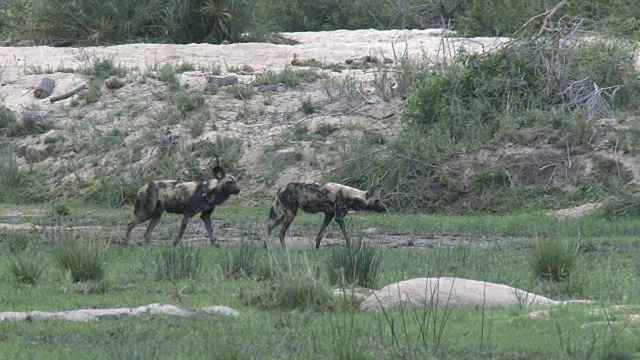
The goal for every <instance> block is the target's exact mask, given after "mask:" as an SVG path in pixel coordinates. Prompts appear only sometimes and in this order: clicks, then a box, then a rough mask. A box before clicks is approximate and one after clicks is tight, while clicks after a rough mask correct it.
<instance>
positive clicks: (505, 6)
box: [453, 0, 640, 36]
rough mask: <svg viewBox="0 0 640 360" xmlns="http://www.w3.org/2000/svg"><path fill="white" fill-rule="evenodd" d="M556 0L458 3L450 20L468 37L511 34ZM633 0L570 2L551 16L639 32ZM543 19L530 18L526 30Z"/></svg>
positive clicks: (639, 14)
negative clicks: (459, 6) (459, 5)
mask: <svg viewBox="0 0 640 360" xmlns="http://www.w3.org/2000/svg"><path fill="white" fill-rule="evenodd" d="M558 3H559V1H558V0H534V1H524V0H469V1H465V2H464V4H461V8H458V10H459V11H458V12H457V13H456V16H455V18H454V20H453V23H454V27H455V29H456V30H458V31H460V32H462V33H464V34H466V35H470V36H511V35H512V34H513V33H514V32H516V31H517V30H519V29H520V28H521V27H522V25H523V24H524V23H525V22H526V21H528V20H529V19H531V18H533V17H534V16H536V15H538V14H541V13H543V12H545V11H546V10H547V9H551V8H553V7H554V6H555V5H556V4H558ZM636 4H637V3H636V2H635V1H634V0H607V1H599V0H581V1H569V6H565V7H563V8H562V9H561V10H560V12H559V13H558V14H557V15H556V17H555V18H553V19H552V20H553V21H558V19H560V17H561V16H566V18H564V19H562V21H564V22H565V23H566V22H568V21H575V22H578V21H579V19H585V20H586V21H582V26H584V27H586V28H587V29H589V30H607V31H615V32H619V33H622V34H627V35H638V34H640V22H638V20H637V19H638V18H640V8H639V7H638V6H636ZM541 25H542V18H538V19H536V20H535V21H532V22H531V24H530V25H529V27H528V28H527V29H526V30H528V31H525V32H526V33H529V34H532V33H537V32H538V31H539V30H540V26H541Z"/></svg>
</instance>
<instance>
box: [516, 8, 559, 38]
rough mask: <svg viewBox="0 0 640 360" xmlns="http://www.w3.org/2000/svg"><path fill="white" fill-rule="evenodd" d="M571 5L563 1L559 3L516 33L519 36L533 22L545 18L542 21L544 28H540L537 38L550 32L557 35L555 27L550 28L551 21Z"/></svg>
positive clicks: (532, 19) (527, 22)
mask: <svg viewBox="0 0 640 360" xmlns="http://www.w3.org/2000/svg"><path fill="white" fill-rule="evenodd" d="M567 5H569V3H568V2H567V1H566V0H562V1H560V2H559V3H557V4H556V5H555V6H554V7H553V8H552V9H551V10H547V11H545V12H543V13H541V14H538V15H536V16H534V17H532V18H531V19H529V20H527V21H526V22H525V23H524V24H523V25H522V26H521V27H520V29H518V30H517V31H516V32H515V33H514V35H515V34H517V33H518V32H520V31H522V29H524V28H526V27H527V26H529V24H531V23H532V22H533V21H535V20H537V19H540V18H543V19H542V26H541V27H540V31H538V34H537V36H540V35H542V33H543V32H548V33H555V32H556V31H557V30H556V29H555V27H553V26H549V21H550V20H551V19H552V18H553V17H554V16H556V14H557V13H558V11H560V9H562V8H563V7H565V6H567Z"/></svg>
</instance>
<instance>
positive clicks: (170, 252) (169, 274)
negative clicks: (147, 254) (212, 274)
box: [155, 246, 202, 281]
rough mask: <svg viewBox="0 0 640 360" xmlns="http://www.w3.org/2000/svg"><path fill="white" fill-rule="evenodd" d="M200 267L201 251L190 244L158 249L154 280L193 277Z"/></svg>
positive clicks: (196, 274)
mask: <svg viewBox="0 0 640 360" xmlns="http://www.w3.org/2000/svg"><path fill="white" fill-rule="evenodd" d="M201 268H202V251H201V250H200V249H198V248H196V247H192V246H172V247H168V248H165V249H162V250H160V252H159V253H158V255H157V258H156V262H155V276H156V280H169V281H175V280H183V279H195V278H196V277H197V276H198V274H199V273H200V269H201Z"/></svg>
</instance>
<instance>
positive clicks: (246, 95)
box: [225, 85, 256, 100]
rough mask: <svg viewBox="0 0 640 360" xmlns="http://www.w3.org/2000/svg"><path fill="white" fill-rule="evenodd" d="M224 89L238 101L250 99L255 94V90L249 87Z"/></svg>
mask: <svg viewBox="0 0 640 360" xmlns="http://www.w3.org/2000/svg"><path fill="white" fill-rule="evenodd" d="M225 89H226V91H227V92H228V93H229V94H232V95H233V97H234V98H235V99H238V100H246V99H251V98H252V97H253V96H254V95H255V94H256V89H255V88H254V87H253V86H250V85H231V86H227V87H226V88H225Z"/></svg>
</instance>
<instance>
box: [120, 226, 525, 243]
mask: <svg viewBox="0 0 640 360" xmlns="http://www.w3.org/2000/svg"><path fill="white" fill-rule="evenodd" d="M212 225H213V227H214V233H215V234H216V235H217V237H218V241H219V242H220V244H225V243H226V244H233V243H238V242H240V241H243V240H244V241H252V242H259V243H261V244H262V243H263V242H264V241H265V238H266V236H265V233H264V228H263V227H262V226H261V225H262V224H261V223H258V224H255V225H254V226H250V227H247V228H243V229H240V228H237V227H234V226H232V225H231V224H229V223H228V222H224V221H215V220H213V221H212ZM178 226H179V223H178V222H176V223H171V224H169V225H168V226H167V227H164V228H156V231H154V233H153V235H152V243H170V242H171V241H173V237H174V236H175V231H177V228H178ZM145 230H146V226H139V227H137V228H134V230H133V231H132V232H131V243H138V242H143V241H144V240H143V235H144V232H145ZM156 232H157V233H156ZM111 235H112V237H114V238H115V237H118V236H120V237H122V236H124V231H123V229H113V230H112V234H111ZM315 235H316V233H315V232H313V231H309V232H308V233H307V232H303V231H300V230H296V231H295V232H293V233H292V234H291V235H287V237H286V238H285V242H286V245H287V246H288V247H291V248H313V247H314V246H315V242H314V238H315ZM363 239H364V240H365V241H366V242H367V243H369V244H375V245H379V246H384V247H387V248H400V247H419V248H437V247H454V246H459V245H476V246H477V245H481V246H488V245H495V244H505V243H514V242H518V241H522V238H518V237H493V236H492V237H488V236H463V235H435V236H429V237H420V236H415V235H406V234H385V233H376V234H365V236H364V238H363ZM181 242H184V243H190V244H198V243H202V244H208V243H209V239H208V238H207V237H206V229H205V228H204V225H202V224H189V226H188V227H187V230H186V231H185V234H184V237H183V238H182V240H181ZM344 243H345V241H344V238H342V236H341V235H340V234H339V233H336V234H335V235H331V234H330V233H329V234H328V235H327V237H325V238H323V239H322V243H321V247H331V246H342V245H344ZM272 245H274V246H280V241H279V239H278V237H277V234H276V235H274V238H273V240H272Z"/></svg>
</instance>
